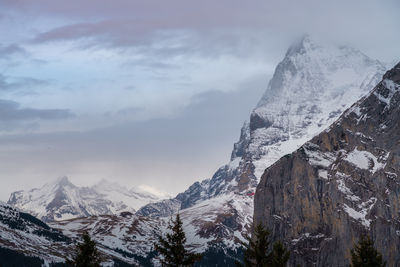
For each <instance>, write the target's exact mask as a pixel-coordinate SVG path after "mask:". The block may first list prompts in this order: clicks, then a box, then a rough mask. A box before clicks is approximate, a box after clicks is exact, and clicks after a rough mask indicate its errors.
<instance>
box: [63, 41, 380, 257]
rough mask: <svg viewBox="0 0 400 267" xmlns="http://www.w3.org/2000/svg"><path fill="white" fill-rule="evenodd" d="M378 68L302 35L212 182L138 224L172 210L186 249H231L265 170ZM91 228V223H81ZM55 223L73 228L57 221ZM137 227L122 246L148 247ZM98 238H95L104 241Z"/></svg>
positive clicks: (372, 79) (367, 86) (344, 104)
mask: <svg viewBox="0 0 400 267" xmlns="http://www.w3.org/2000/svg"><path fill="white" fill-rule="evenodd" d="M384 71H385V68H384V66H383V65H382V64H381V63H379V62H378V61H375V60H372V59H370V58H369V57H367V56H366V55H364V54H363V53H361V52H359V51H358V50H355V49H352V48H349V47H339V46H334V45H330V44H322V43H318V42H315V41H313V40H312V39H311V38H310V37H308V36H306V37H304V38H303V39H301V40H300V41H299V42H297V43H295V44H294V45H292V46H291V47H290V48H289V50H288V52H287V53H286V55H285V57H284V59H283V60H282V62H281V63H279V65H278V66H277V68H276V70H275V73H274V75H273V78H272V79H271V81H270V83H269V85H268V87H267V90H266V91H265V94H264V95H263V97H262V99H261V100H260V101H259V103H258V105H257V106H256V108H255V109H254V111H253V112H252V114H251V117H250V120H249V122H245V123H244V126H243V128H242V130H241V135H240V140H239V141H238V142H237V143H236V144H235V145H234V149H233V152H232V156H231V161H230V162H229V163H228V164H227V165H225V166H223V167H221V168H220V169H219V170H218V171H217V172H216V173H215V174H214V176H213V177H212V178H211V179H208V180H204V181H202V182H196V183H194V184H193V185H192V186H190V187H189V188H188V189H187V190H186V191H185V192H183V193H180V194H178V195H177V196H176V197H175V198H174V199H168V200H164V201H161V202H157V203H151V204H148V205H146V206H144V207H142V208H141V209H139V211H138V212H137V213H136V215H135V216H138V215H139V216H138V217H137V218H138V223H139V224H144V225H147V226H146V227H147V228H151V226H150V225H151V224H153V223H155V224H157V225H165V222H166V220H167V219H168V218H169V216H170V215H172V214H174V213H176V212H178V211H179V213H180V214H181V216H182V220H183V222H184V229H185V231H186V233H187V234H188V239H187V240H188V242H189V244H190V246H191V247H193V248H195V249H201V250H205V249H207V248H208V247H210V246H214V245H216V244H218V245H217V246H219V247H225V248H229V249H234V248H236V247H237V246H238V245H239V243H238V241H240V240H243V237H244V235H245V234H247V233H248V230H249V229H250V225H251V222H252V215H253V195H254V191H255V188H256V186H257V184H258V182H259V180H260V176H261V175H262V173H263V172H264V170H265V169H266V168H267V167H269V166H270V165H272V164H273V163H274V162H275V161H276V160H278V159H279V158H280V157H282V156H284V155H285V154H288V153H291V152H293V151H294V150H296V149H297V148H298V147H300V146H301V145H302V144H303V143H305V142H306V141H308V140H309V139H311V138H312V137H313V136H315V135H316V134H318V133H319V132H320V131H322V130H323V129H325V128H326V127H328V126H329V125H330V124H331V123H332V122H334V121H335V120H336V119H337V118H339V116H340V115H341V114H342V113H343V111H344V110H346V109H347V108H348V107H350V106H351V105H352V104H353V103H354V102H356V101H357V100H358V99H359V98H360V97H362V96H364V95H365V94H367V93H368V92H369V91H370V90H371V89H372V88H373V87H374V86H375V85H376V84H377V83H378V82H379V80H380V79H381V78H382V75H383V73H384ZM140 216H146V217H140ZM97 225H98V221H97V220H93V221H92V222H90V223H88V225H87V227H97ZM55 226H56V225H55ZM60 228H62V229H74V226H72V225H70V223H68V222H63V224H62V225H61V226H60ZM143 229H144V228H143ZM68 231H69V230H68ZM68 231H67V232H66V233H67V234H68ZM143 231H144V232H141V235H140V236H137V238H131V240H130V243H131V244H133V245H132V246H135V245H134V244H137V247H138V248H139V250H140V251H137V250H138V249H136V248H135V249H129V248H126V249H128V250H129V251H131V253H134V254H139V255H146V253H148V252H149V249H150V248H149V247H141V246H140V242H141V240H153V239H154V232H152V231H147V232H146V231H145V230H143ZM106 235H107V234H106ZM101 238H103V237H99V242H104V241H102V240H101ZM124 249H125V248H124ZM225 256H226V253H225V254H224V257H225Z"/></svg>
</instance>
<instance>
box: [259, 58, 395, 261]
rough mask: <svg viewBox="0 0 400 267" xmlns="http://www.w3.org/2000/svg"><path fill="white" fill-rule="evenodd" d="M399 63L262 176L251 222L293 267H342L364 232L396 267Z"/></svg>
mask: <svg viewBox="0 0 400 267" xmlns="http://www.w3.org/2000/svg"><path fill="white" fill-rule="evenodd" d="M399 178H400V64H398V65H396V66H395V67H394V68H393V69H392V70H390V71H389V72H387V73H386V74H385V75H384V78H383V80H382V81H381V82H380V83H379V84H378V85H377V86H376V87H375V89H374V90H373V91H372V92H371V93H370V94H369V95H367V96H366V97H364V98H363V99H361V100H360V101H358V102H357V103H356V104H354V105H353V106H352V107H351V108H350V109H348V110H347V111H346V112H345V113H344V114H343V115H342V116H341V117H340V118H339V119H338V120H337V121H336V122H335V123H333V124H332V125H331V126H330V127H329V128H328V129H327V130H325V131H323V132H322V133H320V134H319V135H317V136H316V137H314V138H313V139H312V140H311V141H309V142H307V143H305V144H304V145H303V146H302V147H301V148H299V149H298V150H297V151H295V152H294V153H292V154H289V155H286V156H284V157H283V158H281V159H280V160H278V161H277V162H276V163H275V164H273V165H272V166H271V167H269V168H268V169H266V170H265V172H264V174H263V175H262V178H261V182H260V183H259V185H258V186H257V191H256V195H255V201H254V204H255V206H254V222H255V223H262V224H264V225H266V226H267V227H269V228H270V229H271V230H272V236H273V239H274V240H278V239H279V240H284V241H285V243H286V244H287V245H288V246H289V247H290V248H291V250H292V251H293V253H292V257H291V260H290V263H291V266H295V265H296V264H301V265H302V266H348V264H349V257H350V248H351V247H352V245H353V243H354V242H356V241H357V240H358V238H359V237H360V236H361V235H362V234H370V235H371V237H372V239H373V240H374V242H375V245H376V247H377V248H378V249H379V250H380V251H381V252H382V254H383V256H384V258H385V260H386V261H387V263H388V266H398V265H399V264H400V254H399V253H398V251H399V249H400V241H399V240H400V239H399V238H400V218H399V208H400V199H399V194H400V183H399V182H400V180H399Z"/></svg>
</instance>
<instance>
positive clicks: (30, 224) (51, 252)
mask: <svg viewBox="0 0 400 267" xmlns="http://www.w3.org/2000/svg"><path fill="white" fill-rule="evenodd" d="M69 242H70V239H69V238H68V237H66V236H64V235H63V234H62V233H61V232H59V231H57V230H55V229H52V228H50V227H49V226H48V225H47V224H45V223H43V222H41V221H40V220H38V219H37V218H35V217H33V216H31V215H29V214H27V213H22V212H20V211H18V210H16V209H14V208H13V207H11V206H9V205H6V204H4V203H0V248H6V249H10V250H12V251H16V252H19V253H22V254H24V255H28V256H31V257H36V258H39V259H41V260H42V261H44V262H60V261H63V260H64V255H65V254H64V253H63V251H66V250H67V247H68V243H69ZM3 260H4V259H3ZM2 263H3V262H2ZM4 266H6V265H4Z"/></svg>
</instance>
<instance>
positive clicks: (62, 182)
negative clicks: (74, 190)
mask: <svg viewBox="0 0 400 267" xmlns="http://www.w3.org/2000/svg"><path fill="white" fill-rule="evenodd" d="M56 184H57V185H59V186H62V187H64V186H67V185H73V184H72V183H71V182H70V181H69V179H68V177H67V176H62V177H60V178H58V179H57V180H56Z"/></svg>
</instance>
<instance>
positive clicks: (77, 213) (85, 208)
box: [8, 177, 165, 221]
mask: <svg viewBox="0 0 400 267" xmlns="http://www.w3.org/2000/svg"><path fill="white" fill-rule="evenodd" d="M163 197H165V195H161V196H156V195H154V194H151V193H149V192H145V191H143V190H138V189H130V190H128V189H126V188H124V187H122V186H120V185H118V184H117V183H110V182H107V181H105V180H102V181H101V182H99V183H98V184H96V185H94V186H92V187H78V186H75V185H73V184H72V183H71V182H70V181H69V180H68V178H67V177H62V178H60V179H57V180H56V181H55V182H53V183H48V184H46V185H44V186H43V187H41V188H39V189H32V190H29V191H18V192H14V193H12V194H11V196H10V199H9V200H8V204H9V205H12V206H14V207H16V208H18V209H20V210H22V211H25V212H29V213H31V214H32V215H34V216H36V217H38V218H40V219H42V220H44V221H54V220H56V221H60V220H66V219H71V218H77V217H87V216H91V215H103V214H118V213H120V212H124V211H128V212H135V211H136V210H137V209H138V208H140V207H141V206H143V205H145V204H148V203H150V202H155V201H159V200H160V199H161V198H163Z"/></svg>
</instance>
